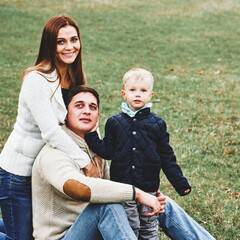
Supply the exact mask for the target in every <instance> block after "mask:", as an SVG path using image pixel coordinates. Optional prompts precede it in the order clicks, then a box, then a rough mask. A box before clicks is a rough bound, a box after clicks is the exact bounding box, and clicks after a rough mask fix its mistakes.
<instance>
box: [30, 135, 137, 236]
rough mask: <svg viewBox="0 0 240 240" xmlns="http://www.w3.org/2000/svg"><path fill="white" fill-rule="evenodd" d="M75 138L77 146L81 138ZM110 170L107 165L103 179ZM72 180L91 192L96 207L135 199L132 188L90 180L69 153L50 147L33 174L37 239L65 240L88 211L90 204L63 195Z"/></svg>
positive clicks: (38, 158)
mask: <svg viewBox="0 0 240 240" xmlns="http://www.w3.org/2000/svg"><path fill="white" fill-rule="evenodd" d="M72 136H74V135H72ZM74 137H76V139H75V140H76V142H77V138H78V136H77V135H75V136H74ZM80 140H83V139H80ZM84 142H85V141H84ZM81 144H82V141H81ZM85 151H86V149H85ZM108 170H109V169H108V164H107V162H106V161H104V162H103V178H108V177H109V175H108ZM69 179H74V180H77V181H79V182H81V183H83V184H85V185H87V186H88V187H89V188H90V189H91V199H90V202H92V203H110V202H123V201H129V200H132V198H133V189H132V186H131V185H127V184H122V183H117V182H112V181H110V180H107V179H100V178H89V177H86V176H85V175H84V174H83V171H82V170H81V169H80V168H79V166H78V164H77V163H76V161H74V160H73V159H71V158H70V157H69V156H68V155H67V154H66V153H64V152H62V151H60V150H57V149H53V148H51V147H50V146H48V145H46V146H44V147H43V149H42V150H41V152H40V154H39V155H38V157H37V159H36V161H35V163H34V166H33V172H32V205H33V227H34V232H33V236H34V238H35V239H37V240H58V239H60V238H62V237H63V236H64V235H65V234H66V232H67V231H68V229H69V228H70V227H71V226H72V224H73V223H74V222H75V221H76V219H77V218H78V216H79V215H80V213H81V212H82V211H83V209H84V208H85V207H86V205H87V203H84V202H80V201H75V200H73V199H71V198H70V197H68V196H67V195H66V194H65V193H64V192H63V185H64V183H65V182H66V181H67V180H69Z"/></svg>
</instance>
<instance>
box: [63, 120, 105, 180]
mask: <svg viewBox="0 0 240 240" xmlns="http://www.w3.org/2000/svg"><path fill="white" fill-rule="evenodd" d="M61 127H62V129H63V130H64V131H65V132H66V133H67V134H68V135H69V136H70V137H71V138H72V140H73V141H74V142H75V143H76V144H77V145H78V146H79V147H80V148H81V149H82V150H83V151H84V152H85V153H87V154H88V156H89V158H90V159H91V162H92V163H93V165H94V167H95V168H96V169H97V171H98V173H99V176H101V177H102V173H101V171H100V167H99V165H98V162H97V161H95V160H94V157H95V156H96V154H95V153H94V152H93V151H92V150H91V149H89V147H88V145H87V143H86V141H85V140H84V139H83V138H82V137H80V136H78V135H77V134H76V133H74V132H73V131H71V130H70V129H69V128H68V127H67V126H66V125H61ZM78 161H79V160H77V163H78ZM78 164H79V163H78ZM79 165H80V164H79Z"/></svg>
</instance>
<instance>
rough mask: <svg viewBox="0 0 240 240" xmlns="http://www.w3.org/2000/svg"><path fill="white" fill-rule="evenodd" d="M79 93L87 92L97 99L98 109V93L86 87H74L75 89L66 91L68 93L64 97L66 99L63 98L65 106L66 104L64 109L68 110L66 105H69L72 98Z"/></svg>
mask: <svg viewBox="0 0 240 240" xmlns="http://www.w3.org/2000/svg"><path fill="white" fill-rule="evenodd" d="M81 92H85V93H86V92H89V93H92V94H93V96H94V97H95V98H96V99H97V106H98V108H99V106H100V99H99V94H98V92H97V91H96V90H95V89H93V88H91V87H89V86H87V85H78V86H75V87H72V88H70V89H69V90H68V93H67V95H66V98H65V104H66V108H68V105H69V103H70V102H71V101H72V98H73V97H74V96H75V95H77V94H78V93H81Z"/></svg>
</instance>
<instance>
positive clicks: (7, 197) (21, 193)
mask: <svg viewBox="0 0 240 240" xmlns="http://www.w3.org/2000/svg"><path fill="white" fill-rule="evenodd" d="M31 201H32V197H31V177H23V176H17V175H14V174H11V173H8V172H6V171H4V170H3V169H1V168H0V205H1V212H2V218H3V222H4V226H5V233H6V238H5V239H11V240H12V239H14V240H32V239H33V237H32V203H31ZM2 236H3V234H2V235H0V237H2ZM0 239H4V238H0Z"/></svg>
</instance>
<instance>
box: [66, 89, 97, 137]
mask: <svg viewBox="0 0 240 240" xmlns="http://www.w3.org/2000/svg"><path fill="white" fill-rule="evenodd" d="M98 118H99V112H98V105H97V99H96V97H95V96H94V95H93V94H92V93H90V92H81V93H78V94H77V95H75V96H74V97H73V98H72V101H71V102H70V103H69V105H68V114H67V116H66V121H67V127H68V128H69V129H70V130H72V131H73V132H74V133H76V134H78V135H79V136H81V137H84V135H85V134H86V133H87V132H89V131H90V130H91V129H92V128H93V127H94V126H95V125H96V123H97V121H98Z"/></svg>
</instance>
